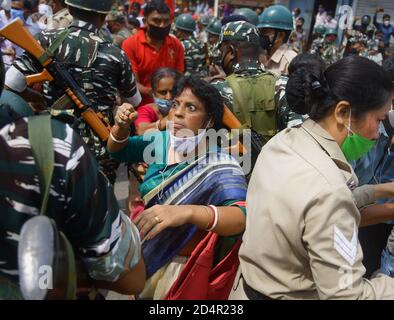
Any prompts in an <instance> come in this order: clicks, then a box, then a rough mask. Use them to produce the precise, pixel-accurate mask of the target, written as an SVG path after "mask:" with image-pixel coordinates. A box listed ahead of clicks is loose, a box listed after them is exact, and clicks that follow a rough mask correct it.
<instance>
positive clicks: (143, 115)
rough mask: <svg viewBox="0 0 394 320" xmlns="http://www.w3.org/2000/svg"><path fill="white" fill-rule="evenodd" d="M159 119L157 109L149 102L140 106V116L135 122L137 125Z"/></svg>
mask: <svg viewBox="0 0 394 320" xmlns="http://www.w3.org/2000/svg"><path fill="white" fill-rule="evenodd" d="M157 120H159V117H158V116H157V113H156V111H155V110H153V108H152V107H151V106H150V105H149V104H148V105H145V106H142V107H139V108H138V117H137V119H135V121H134V124H135V126H136V127H137V126H138V125H139V124H140V123H153V122H156V121H157Z"/></svg>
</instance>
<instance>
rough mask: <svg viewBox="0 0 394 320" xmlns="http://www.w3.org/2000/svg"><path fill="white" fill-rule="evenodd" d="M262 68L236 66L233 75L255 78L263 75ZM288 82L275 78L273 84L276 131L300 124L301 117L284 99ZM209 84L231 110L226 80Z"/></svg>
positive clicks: (231, 92) (255, 64)
mask: <svg viewBox="0 0 394 320" xmlns="http://www.w3.org/2000/svg"><path fill="white" fill-rule="evenodd" d="M265 72H266V71H265V69H264V67H263V66H262V65H261V64H259V63H258V62H257V61H256V62H250V63H243V64H236V65H235V66H234V73H237V74H238V75H240V76H242V77H248V76H251V75H253V76H255V75H259V74H263V73H265ZM287 81H288V77H286V76H276V83H275V103H276V110H277V121H278V129H279V130H282V129H284V128H287V127H289V126H293V125H297V124H299V123H301V122H302V116H301V115H299V114H296V113H294V112H293V111H291V110H290V108H289V106H288V103H287V100H286V97H285V89H286V84H287ZM211 84H212V85H213V86H214V87H215V88H216V89H218V90H219V92H220V94H221V96H222V97H223V99H224V102H225V104H226V105H227V106H228V107H229V108H230V110H233V90H232V89H231V87H230V84H229V83H228V81H227V80H214V81H213V82H211Z"/></svg>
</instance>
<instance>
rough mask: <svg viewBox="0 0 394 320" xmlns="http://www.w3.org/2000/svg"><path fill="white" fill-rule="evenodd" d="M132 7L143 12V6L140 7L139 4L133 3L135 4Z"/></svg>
mask: <svg viewBox="0 0 394 320" xmlns="http://www.w3.org/2000/svg"><path fill="white" fill-rule="evenodd" d="M131 7H132V8H133V9H138V10H141V5H140V3H139V2H133V3H132V4H131Z"/></svg>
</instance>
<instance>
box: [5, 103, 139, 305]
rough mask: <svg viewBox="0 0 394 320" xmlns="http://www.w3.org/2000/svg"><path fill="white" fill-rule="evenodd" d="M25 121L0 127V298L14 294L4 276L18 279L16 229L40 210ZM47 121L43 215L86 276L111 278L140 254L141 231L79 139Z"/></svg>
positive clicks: (131, 265) (36, 174)
mask: <svg viewBox="0 0 394 320" xmlns="http://www.w3.org/2000/svg"><path fill="white" fill-rule="evenodd" d="M1 107H2V106H0V108H1ZM27 123H28V118H19V119H17V120H16V121H15V122H8V124H6V125H4V126H3V127H0V163H1V165H0V175H1V177H2V179H0V207H1V211H0V247H1V250H0V300H1V299H2V295H3V297H7V296H8V297H9V294H12V293H10V292H9V291H10V290H7V287H6V286H4V283H7V282H5V281H4V279H7V280H8V281H12V282H13V283H17V282H18V274H19V273H18V261H17V250H18V238H19V234H20V231H21V228H22V225H23V224H24V223H25V222H26V221H27V220H29V219H30V218H32V217H35V216H37V215H38V214H39V211H40V207H41V201H42V195H41V194H40V186H39V182H38V181H39V179H38V170H37V167H36V165H35V163H34V161H33V160H32V159H33V156H32V150H31V145H30V143H29V140H28V125H27ZM51 126H52V135H53V139H52V141H53V148H54V172H53V178H52V180H51V188H50V190H51V191H50V196H49V201H48V209H47V215H48V216H49V217H50V218H52V219H53V220H54V221H55V223H56V224H57V227H58V229H59V230H60V231H62V232H63V233H64V234H65V235H66V237H67V238H68V240H69V241H70V243H71V245H72V247H73V249H74V251H75V252H76V253H77V255H78V256H79V257H80V258H81V260H82V261H83V262H84V265H85V267H86V270H87V271H88V273H89V275H90V277H92V278H93V279H96V280H106V281H115V280H116V279H117V277H119V275H120V274H121V273H122V272H124V271H125V270H127V269H129V268H132V267H133V266H135V265H136V263H137V262H138V260H139V256H140V254H139V246H140V243H139V232H138V230H137V228H136V227H135V226H134V225H133V224H132V223H131V222H130V220H129V219H128V217H127V216H125V215H124V214H123V213H122V212H121V211H120V210H119V207H118V203H117V200H116V198H115V196H114V193H113V190H112V187H111V185H110V184H109V182H108V180H107V179H106V178H105V177H104V175H103V174H102V173H100V171H98V168H97V163H96V161H95V159H94V158H93V156H92V155H91V153H90V152H89V149H88V148H87V146H86V145H85V144H84V143H83V141H82V139H81V138H80V137H79V136H78V135H77V134H76V133H75V132H74V131H73V130H72V128H71V127H70V126H68V125H66V124H64V123H62V122H59V121H56V120H52V121H51ZM131 251H133V252H134V253H135V254H133V257H132V258H131V260H132V261H130V260H129V258H128V254H129V253H130V252H131ZM126 257H127V259H126ZM125 261H130V263H128V265H125ZM108 266H110V268H108ZM7 291H8V292H7Z"/></svg>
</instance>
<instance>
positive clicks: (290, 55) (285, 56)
mask: <svg viewBox="0 0 394 320" xmlns="http://www.w3.org/2000/svg"><path fill="white" fill-rule="evenodd" d="M293 26H294V25H293V16H292V14H291V12H290V10H289V9H287V8H286V7H284V6H282V5H274V6H270V7H268V8H267V9H265V10H264V11H263V13H262V14H261V15H260V16H259V24H258V25H257V28H258V29H259V32H260V36H261V46H262V48H263V49H264V50H266V51H267V58H268V62H267V63H266V67H267V69H268V70H269V71H271V72H273V73H275V74H277V75H287V74H288V70H287V68H288V66H289V64H290V62H291V60H293V59H294V58H295V57H296V56H297V54H298V53H297V52H296V51H294V50H293V49H291V47H289V45H288V44H287V41H288V39H289V37H290V34H291V32H292V30H293Z"/></svg>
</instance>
